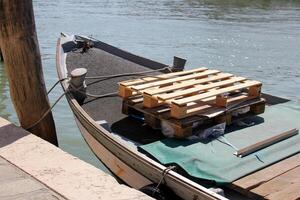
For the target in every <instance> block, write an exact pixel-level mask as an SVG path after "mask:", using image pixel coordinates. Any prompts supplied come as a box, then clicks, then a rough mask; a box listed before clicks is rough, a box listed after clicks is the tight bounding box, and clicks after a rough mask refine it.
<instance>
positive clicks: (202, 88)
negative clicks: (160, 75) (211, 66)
mask: <svg viewBox="0 0 300 200" xmlns="http://www.w3.org/2000/svg"><path fill="white" fill-rule="evenodd" d="M244 80H246V78H244V77H232V78H230V79H228V80H224V81H219V82H216V83H210V84H206V85H195V86H194V87H193V88H189V89H185V90H179V91H175V92H173V93H168V94H161V95H155V97H157V98H158V99H159V100H164V101H165V100H168V99H172V98H175V97H180V96H185V95H188V94H192V93H198V92H201V91H202V92H204V91H206V90H208V89H212V88H216V87H222V86H227V85H230V84H234V83H237V82H241V81H244Z"/></svg>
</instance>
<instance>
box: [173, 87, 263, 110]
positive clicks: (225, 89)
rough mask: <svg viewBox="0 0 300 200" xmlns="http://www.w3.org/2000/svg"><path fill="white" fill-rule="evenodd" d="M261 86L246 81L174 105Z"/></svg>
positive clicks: (178, 101)
mask: <svg viewBox="0 0 300 200" xmlns="http://www.w3.org/2000/svg"><path fill="white" fill-rule="evenodd" d="M258 85H261V82H259V81H245V83H242V84H239V85H234V86H230V87H226V88H221V89H217V90H214V91H211V92H207V93H204V94H198V95H194V96H191V97H186V98H183V99H178V100H173V101H172V103H174V104H176V105H179V106H182V105H185V104H187V103H189V102H194V101H200V100H202V99H204V98H208V97H212V96H217V95H221V94H224V93H226V92H232V91H235V90H240V89H244V88H248V87H251V86H258Z"/></svg>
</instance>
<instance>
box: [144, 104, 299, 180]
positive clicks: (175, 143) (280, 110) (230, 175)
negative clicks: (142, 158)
mask: <svg viewBox="0 0 300 200" xmlns="http://www.w3.org/2000/svg"><path fill="white" fill-rule="evenodd" d="M246 122H247V123H251V122H255V125H253V126H250V127H247V128H245V127H243V128H240V129H239V130H228V129H230V127H229V128H228V129H227V130H226V132H227V133H226V134H225V135H224V136H223V137H219V138H218V139H214V140H212V141H208V142H204V141H201V140H199V139H198V140H188V139H185V140H178V139H172V138H168V139H163V140H161V141H157V142H154V143H150V144H147V145H142V146H140V147H139V150H140V151H144V152H146V153H147V154H150V155H151V156H153V157H154V158H155V159H157V160H158V161H159V162H161V163H162V164H166V165H171V164H177V165H179V166H180V167H181V168H182V169H183V170H185V171H186V172H187V173H188V174H189V175H190V176H192V177H196V178H200V179H205V180H210V181H215V182H216V183H217V184H225V183H230V182H232V181H234V180H237V179H239V178H241V177H243V176H245V175H247V174H250V173H252V172H254V171H256V170H259V169H261V168H263V167H266V166H268V165H270V164H273V163H275V162H278V161H280V160H282V159H284V158H286V157H289V156H291V155H293V154H297V153H299V151H300V135H299V134H298V135H296V136H293V137H290V138H288V139H286V140H283V141H281V142H278V143H276V144H273V145H271V146H269V147H266V148H264V149H261V150H259V151H256V152H254V153H252V154H250V155H248V156H245V157H243V158H239V157H237V156H235V155H234V152H236V150H235V149H234V148H233V147H232V146H230V145H228V144H231V145H233V146H234V147H235V148H238V149H241V148H244V147H246V146H249V145H251V144H255V143H257V142H259V141H262V140H264V139H267V138H270V137H272V136H275V135H278V134H280V133H282V132H285V131H288V130H291V129H293V128H297V129H299V128H300V102H288V103H284V104H278V105H274V106H270V107H267V108H266V111H265V113H263V114H261V115H259V116H256V117H251V118H249V119H247V120H246Z"/></svg>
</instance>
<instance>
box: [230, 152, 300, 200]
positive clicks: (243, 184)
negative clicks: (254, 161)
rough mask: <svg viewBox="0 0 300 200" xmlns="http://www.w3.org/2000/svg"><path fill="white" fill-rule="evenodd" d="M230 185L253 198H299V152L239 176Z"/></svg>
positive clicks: (275, 199)
mask: <svg viewBox="0 0 300 200" xmlns="http://www.w3.org/2000/svg"><path fill="white" fill-rule="evenodd" d="M230 187H231V188H233V189H235V190H237V191H239V192H241V193H242V194H245V195H247V196H249V197H251V198H254V199H272V200H277V199H278V200H282V199H290V200H292V199H293V200H296V199H300V154H296V155H294V156H292V157H290V158H287V159H285V160H283V161H281V162H278V163H276V164H274V165H271V166H269V167H266V168H264V169H262V170H259V171H257V172H255V173H253V174H251V175H248V176H246V177H244V178H241V179H239V180H237V181H235V182H233V183H232V185H231V186H230Z"/></svg>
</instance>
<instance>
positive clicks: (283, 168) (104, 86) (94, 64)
mask: <svg viewBox="0 0 300 200" xmlns="http://www.w3.org/2000/svg"><path fill="white" fill-rule="evenodd" d="M95 46H96V47H99V48H102V44H101V43H99V44H96V45H95ZM106 51H107V50H105V51H103V50H101V49H98V48H92V49H90V50H88V51H87V52H86V53H81V50H80V49H79V50H76V51H73V52H69V53H68V56H67V66H71V67H70V68H69V69H68V71H69V72H70V71H72V70H73V69H75V68H80V67H85V68H87V70H88V73H87V76H97V75H98V76H100V75H101V76H103V75H111V74H120V73H129V72H139V71H145V70H149V68H148V67H145V66H146V65H144V66H143V65H142V64H141V65H140V64H136V63H134V62H131V61H129V60H125V59H123V58H121V57H119V56H115V55H113V54H111V53H107V52H106ZM148 64H149V63H148ZM150 64H151V63H150ZM108 66H109V67H108ZM158 67H164V65H161V66H159V64H158V65H157V66H156V68H158ZM133 78H136V77H133V76H126V77H119V78H114V79H102V80H91V79H89V80H87V82H86V83H87V85H88V88H87V92H88V93H91V94H106V93H111V92H116V91H117V89H118V84H117V83H118V82H120V81H124V80H129V79H133ZM273 100H274V99H273V98H271V99H270V101H269V100H268V99H267V102H269V103H271V104H272V103H273V102H272V101H273ZM279 100H280V99H279ZM103 105H105V106H103ZM82 108H83V109H84V110H85V111H86V112H87V113H88V114H89V115H90V116H91V117H92V118H93V119H94V120H95V121H100V120H106V121H107V122H108V123H109V125H110V127H111V130H112V131H113V132H115V133H117V134H120V135H124V136H126V138H128V139H130V140H133V141H135V142H138V143H140V144H148V143H151V142H154V141H157V140H160V139H163V138H165V137H164V136H163V135H162V134H161V132H160V131H159V130H153V129H151V128H150V127H148V126H147V125H146V124H145V123H144V122H143V121H142V120H140V121H139V120H136V119H134V118H132V117H128V116H126V115H124V114H122V113H121V108H122V99H121V98H120V97H118V96H117V95H115V96H110V97H105V98H96V99H95V98H90V97H89V98H87V99H86V100H85V101H84V103H83V105H82ZM299 160H300V155H299V154H297V155H295V156H292V157H290V158H288V159H285V160H283V161H281V162H278V163H276V164H274V165H271V166H269V167H267V168H264V169H262V170H259V171H257V172H255V173H252V174H251V175H248V176H246V177H244V178H241V179H239V180H237V181H235V182H233V183H232V185H231V186H230V188H231V189H234V190H236V191H238V192H240V193H242V194H245V195H247V196H248V197H250V198H254V199H257V198H261V199H264V198H265V199H299V198H300V190H299V188H300V166H299V163H300V162H299ZM238 199H239V198H238Z"/></svg>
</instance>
